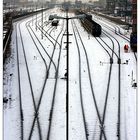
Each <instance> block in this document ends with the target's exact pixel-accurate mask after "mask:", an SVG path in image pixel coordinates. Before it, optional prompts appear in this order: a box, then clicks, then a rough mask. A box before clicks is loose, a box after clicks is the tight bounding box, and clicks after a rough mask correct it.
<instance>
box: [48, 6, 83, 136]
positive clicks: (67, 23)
mask: <svg viewBox="0 0 140 140" xmlns="http://www.w3.org/2000/svg"><path fill="white" fill-rule="evenodd" d="M65 9H66V17H61V16H56V15H50V16H51V18H54V19H64V20H66V31H67V32H66V34H64V35H66V38H67V40H66V42H65V43H66V48H67V93H66V112H67V115H66V116H67V120H68V116H69V109H68V105H69V93H68V91H69V87H68V80H69V74H68V69H69V63H68V62H69V43H70V42H69V35H71V34H69V20H70V19H82V18H85V15H84V14H82V15H77V16H74V17H68V7H66V8H65ZM67 126H68V121H67ZM67 128H68V127H67ZM67 132H68V131H67ZM67 136H68V135H67Z"/></svg>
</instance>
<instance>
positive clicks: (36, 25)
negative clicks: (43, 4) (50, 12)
mask: <svg viewBox="0 0 140 140" xmlns="http://www.w3.org/2000/svg"><path fill="white" fill-rule="evenodd" d="M36 31H37V5H36Z"/></svg>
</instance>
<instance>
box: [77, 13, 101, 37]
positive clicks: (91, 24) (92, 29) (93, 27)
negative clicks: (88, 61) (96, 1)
mask: <svg viewBox="0 0 140 140" xmlns="http://www.w3.org/2000/svg"><path fill="white" fill-rule="evenodd" d="M76 14H77V15H79V14H84V15H86V16H85V18H83V19H80V21H81V23H82V25H83V27H84V28H85V29H86V30H87V32H88V33H91V34H92V35H93V36H95V37H99V36H100V35H101V32H102V28H101V26H100V25H99V24H98V23H96V22H95V21H93V20H92V15H90V14H86V13H84V12H82V11H76Z"/></svg>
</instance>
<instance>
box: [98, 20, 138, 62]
mask: <svg viewBox="0 0 140 140" xmlns="http://www.w3.org/2000/svg"><path fill="white" fill-rule="evenodd" d="M97 22H100V21H99V20H97ZM100 24H102V25H103V26H104V27H105V28H107V29H108V30H110V31H112V32H113V33H115V34H116V35H118V36H119V37H121V38H122V39H124V40H126V41H127V42H128V43H130V38H128V37H127V36H125V35H123V34H122V33H121V32H120V28H119V27H118V26H117V25H116V26H115V25H112V24H111V23H110V22H109V24H111V25H112V26H113V28H114V29H113V28H111V27H109V26H107V25H106V24H105V23H102V22H100ZM117 28H118V31H117ZM134 57H135V60H136V62H137V55H136V53H135V52H134Z"/></svg>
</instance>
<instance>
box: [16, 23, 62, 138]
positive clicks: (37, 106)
mask: <svg viewBox="0 0 140 140" xmlns="http://www.w3.org/2000/svg"><path fill="white" fill-rule="evenodd" d="M22 21H23V20H22ZM22 21H21V22H20V23H16V27H15V30H16V45H17V47H16V48H17V49H16V51H17V67H18V79H19V82H18V83H19V97H20V118H21V120H20V125H21V139H22V140H24V127H25V126H24V114H23V106H22V105H23V102H22V96H21V82H20V81H21V78H20V62H19V57H20V55H19V53H18V52H19V50H18V49H19V46H18V41H17V25H18V32H19V36H20V39H21V46H22V50H23V54H24V59H25V64H26V69H27V74H28V79H29V84H30V88H31V95H32V100H33V105H34V112H35V114H34V121H33V124H32V128H31V131H30V135H29V137H28V140H30V139H31V137H32V132H33V129H34V122H35V121H37V125H38V127H37V128H38V132H39V139H40V140H42V131H41V127H40V122H39V117H38V115H39V107H40V104H41V98H42V96H43V92H44V88H45V85H46V83H47V78H48V76H47V75H48V74H47V73H48V71H49V68H50V67H49V68H48V66H47V63H46V61H45V58H44V56H43V55H42V53H41V52H40V50H39V48H38V45H37V44H36V41H38V42H39V43H40V46H41V47H42V48H43V50H44V52H46V55H47V56H48V57H49V59H50V62H49V66H50V65H51V63H52V64H53V66H54V68H55V70H56V73H55V79H56V80H55V85H54V92H53V93H54V94H53V99H52V100H53V101H52V105H51V110H50V113H49V114H50V115H49V116H50V117H49V121H50V123H49V126H48V133H47V139H48V140H49V137H50V130H51V121H52V116H53V108H54V101H55V93H56V87H57V79H58V77H57V76H58V70H59V63H60V56H61V49H62V48H61V45H62V40H63V36H62V38H61V43H60V44H59V43H58V42H57V44H59V46H60V51H59V57H58V63H57V66H56V64H55V63H54V61H53V57H52V56H50V55H49V54H48V53H47V51H46V50H45V48H44V46H43V45H42V44H41V42H40V41H39V39H38V38H37V36H36V34H35V32H34V31H33V29H32V28H31V26H30V23H31V22H32V21H28V22H27V23H26V28H27V30H28V32H29V34H30V37H31V39H32V41H33V43H34V46H35V47H36V49H37V51H38V53H39V54H40V56H41V58H42V60H43V61H44V64H45V67H46V76H45V77H46V78H45V80H44V84H43V88H42V92H41V96H40V99H39V103H38V105H37V104H36V103H35V99H34V92H33V85H32V79H31V76H30V69H29V64H28V61H27V58H26V50H25V48H24V39H23V36H22V31H21V29H20V28H21V27H20V26H21V25H20V24H21V23H22ZM62 31H63V27H62V30H61V32H60V34H62ZM60 34H59V36H60ZM57 39H58V37H57ZM18 40H19V38H18ZM55 45H56V44H55ZM47 68H48V69H47Z"/></svg>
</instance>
